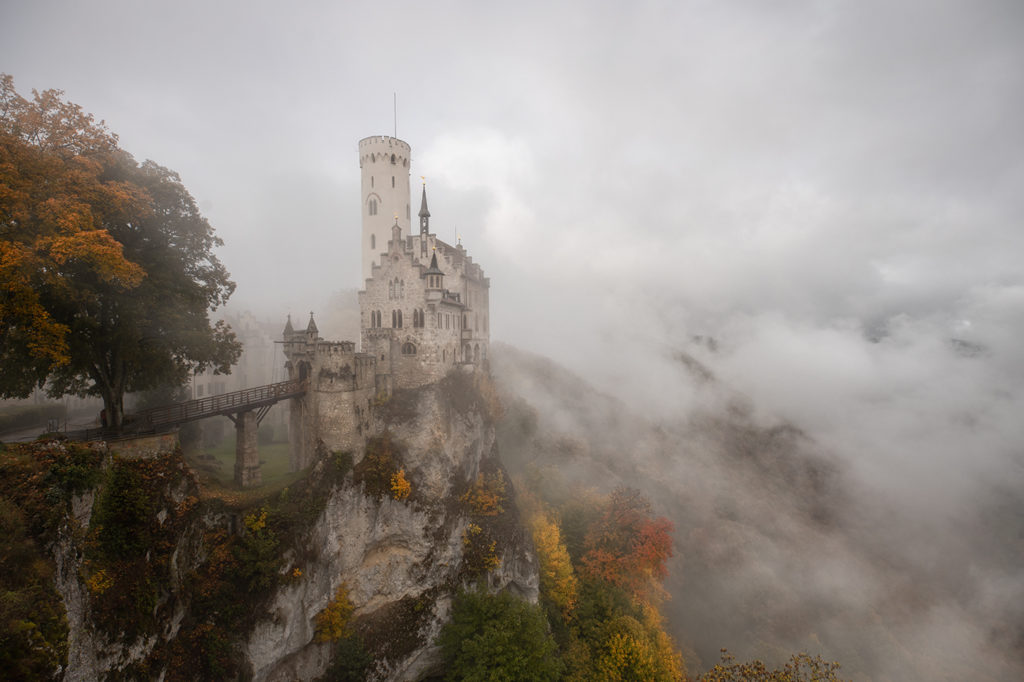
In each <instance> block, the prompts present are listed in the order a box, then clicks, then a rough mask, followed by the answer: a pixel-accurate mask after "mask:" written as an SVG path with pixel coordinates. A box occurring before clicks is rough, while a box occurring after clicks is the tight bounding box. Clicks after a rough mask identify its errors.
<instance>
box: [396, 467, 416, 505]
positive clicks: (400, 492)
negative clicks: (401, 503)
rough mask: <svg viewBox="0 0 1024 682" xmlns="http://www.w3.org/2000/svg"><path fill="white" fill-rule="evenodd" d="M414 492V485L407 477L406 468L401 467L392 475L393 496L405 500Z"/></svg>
mask: <svg viewBox="0 0 1024 682" xmlns="http://www.w3.org/2000/svg"><path fill="white" fill-rule="evenodd" d="M411 492H412V485H411V484H410V483H409V481H408V479H406V477H405V469H399V470H398V471H396V472H395V473H394V474H392V475H391V497H393V498H395V499H396V500H404V499H407V498H408V497H409V493H411Z"/></svg>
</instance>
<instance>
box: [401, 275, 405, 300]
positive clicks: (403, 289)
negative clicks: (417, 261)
mask: <svg viewBox="0 0 1024 682" xmlns="http://www.w3.org/2000/svg"><path fill="white" fill-rule="evenodd" d="M401 286H402V295H401V298H405V280H404V279H403V280H402V283H401Z"/></svg>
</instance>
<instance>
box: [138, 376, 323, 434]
mask: <svg viewBox="0 0 1024 682" xmlns="http://www.w3.org/2000/svg"><path fill="white" fill-rule="evenodd" d="M306 387H307V383H306V382H305V381H282V382H279V383H276V384H267V385H266V386H257V387H255V388H246V389H243V390H241V391H233V392H231V393H222V394H220V395H212V396H207V397H206V398H198V399H196V400H189V401H188V402H184V403H178V404H176V405H165V406H163V407H154V408H152V409H149V410H144V411H142V412H139V413H137V414H135V415H134V420H135V421H136V423H138V424H140V425H142V424H145V425H147V426H150V427H159V426H166V425H170V424H182V423H185V422H190V421H195V420H197V419H205V418H206V417H214V416H217V415H221V414H231V413H234V412H242V411H244V410H245V409H247V408H254V407H259V406H261V405H270V404H273V403H276V402H278V401H279V400H284V399H285V398H293V397H295V396H299V395H302V394H303V393H305V392H306Z"/></svg>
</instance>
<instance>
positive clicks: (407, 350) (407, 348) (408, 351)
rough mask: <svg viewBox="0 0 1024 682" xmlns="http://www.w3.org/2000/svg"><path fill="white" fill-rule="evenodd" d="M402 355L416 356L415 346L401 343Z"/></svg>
mask: <svg viewBox="0 0 1024 682" xmlns="http://www.w3.org/2000/svg"><path fill="white" fill-rule="evenodd" d="M402 355H416V346H415V345H414V344H411V343H408V342H406V343H403V344H402Z"/></svg>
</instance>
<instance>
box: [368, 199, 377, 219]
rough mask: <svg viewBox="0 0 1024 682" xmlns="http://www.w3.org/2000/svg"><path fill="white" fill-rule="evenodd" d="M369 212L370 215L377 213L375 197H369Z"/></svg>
mask: <svg viewBox="0 0 1024 682" xmlns="http://www.w3.org/2000/svg"><path fill="white" fill-rule="evenodd" d="M369 212H370V215H377V200H376V199H370V205H369Z"/></svg>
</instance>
